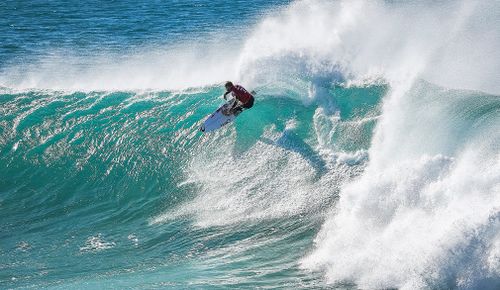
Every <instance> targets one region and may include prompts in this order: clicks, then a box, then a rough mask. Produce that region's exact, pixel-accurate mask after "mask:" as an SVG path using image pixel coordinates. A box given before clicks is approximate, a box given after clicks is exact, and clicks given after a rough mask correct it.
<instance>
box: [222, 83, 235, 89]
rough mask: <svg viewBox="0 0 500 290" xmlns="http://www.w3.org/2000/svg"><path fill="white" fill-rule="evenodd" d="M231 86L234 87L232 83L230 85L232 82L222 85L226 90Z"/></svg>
mask: <svg viewBox="0 0 500 290" xmlns="http://www.w3.org/2000/svg"><path fill="white" fill-rule="evenodd" d="M233 86H234V85H233V83H232V82H226V84H225V85H224V87H226V88H227V87H230V88H232V87H233Z"/></svg>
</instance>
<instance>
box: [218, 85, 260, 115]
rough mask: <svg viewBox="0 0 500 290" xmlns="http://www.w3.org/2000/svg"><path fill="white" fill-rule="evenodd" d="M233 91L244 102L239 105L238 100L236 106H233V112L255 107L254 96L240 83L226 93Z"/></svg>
mask: <svg viewBox="0 0 500 290" xmlns="http://www.w3.org/2000/svg"><path fill="white" fill-rule="evenodd" d="M229 93H233V95H234V97H235V98H236V99H237V100H238V101H240V102H241V103H242V105H240V106H238V105H237V102H235V103H234V107H233V108H232V111H233V112H237V111H239V112H241V111H243V109H250V108H251V107H253V102H254V97H253V96H252V94H250V93H249V92H248V91H247V90H245V88H244V87H242V86H240V85H235V86H232V87H231V88H230V89H229V90H228V91H227V92H226V93H225V94H224V98H226V95H227V94H229Z"/></svg>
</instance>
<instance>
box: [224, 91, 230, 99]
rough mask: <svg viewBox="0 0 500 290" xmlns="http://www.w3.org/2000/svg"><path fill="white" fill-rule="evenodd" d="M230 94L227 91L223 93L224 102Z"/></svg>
mask: <svg viewBox="0 0 500 290" xmlns="http://www.w3.org/2000/svg"><path fill="white" fill-rule="evenodd" d="M230 92H231V91H229V92H225V93H224V100H227V94H229V93H230Z"/></svg>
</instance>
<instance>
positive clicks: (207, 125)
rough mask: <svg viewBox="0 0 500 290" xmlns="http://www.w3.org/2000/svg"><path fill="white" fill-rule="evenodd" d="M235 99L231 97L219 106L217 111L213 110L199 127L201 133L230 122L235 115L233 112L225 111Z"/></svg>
mask: <svg viewBox="0 0 500 290" xmlns="http://www.w3.org/2000/svg"><path fill="white" fill-rule="evenodd" d="M234 101H235V100H234V99H232V100H230V101H229V102H227V103H225V104H224V105H222V106H220V107H219V108H218V109H217V111H215V112H213V113H212V114H211V115H210V116H209V117H208V118H207V119H206V120H205V122H203V124H202V125H201V127H200V131H201V132H203V133H207V132H212V131H215V130H217V129H219V128H221V127H222V126H224V125H226V124H229V123H231V122H232V121H233V120H234V119H236V116H235V115H234V114H230V115H226V114H225V113H226V112H228V111H229V108H231V106H232V105H233V102H234Z"/></svg>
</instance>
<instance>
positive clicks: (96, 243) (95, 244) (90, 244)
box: [80, 234, 116, 253]
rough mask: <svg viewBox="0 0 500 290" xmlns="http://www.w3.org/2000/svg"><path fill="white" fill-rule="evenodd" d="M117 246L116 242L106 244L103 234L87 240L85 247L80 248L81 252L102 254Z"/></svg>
mask: <svg viewBox="0 0 500 290" xmlns="http://www.w3.org/2000/svg"><path fill="white" fill-rule="evenodd" d="M115 245H116V244H115V243H114V242H106V241H105V240H104V238H103V237H102V235H101V234H97V235H95V236H91V237H88V238H87V240H86V241H85V245H84V246H82V247H80V252H81V253H85V252H100V251H103V250H108V249H111V248H114V247H115Z"/></svg>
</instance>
